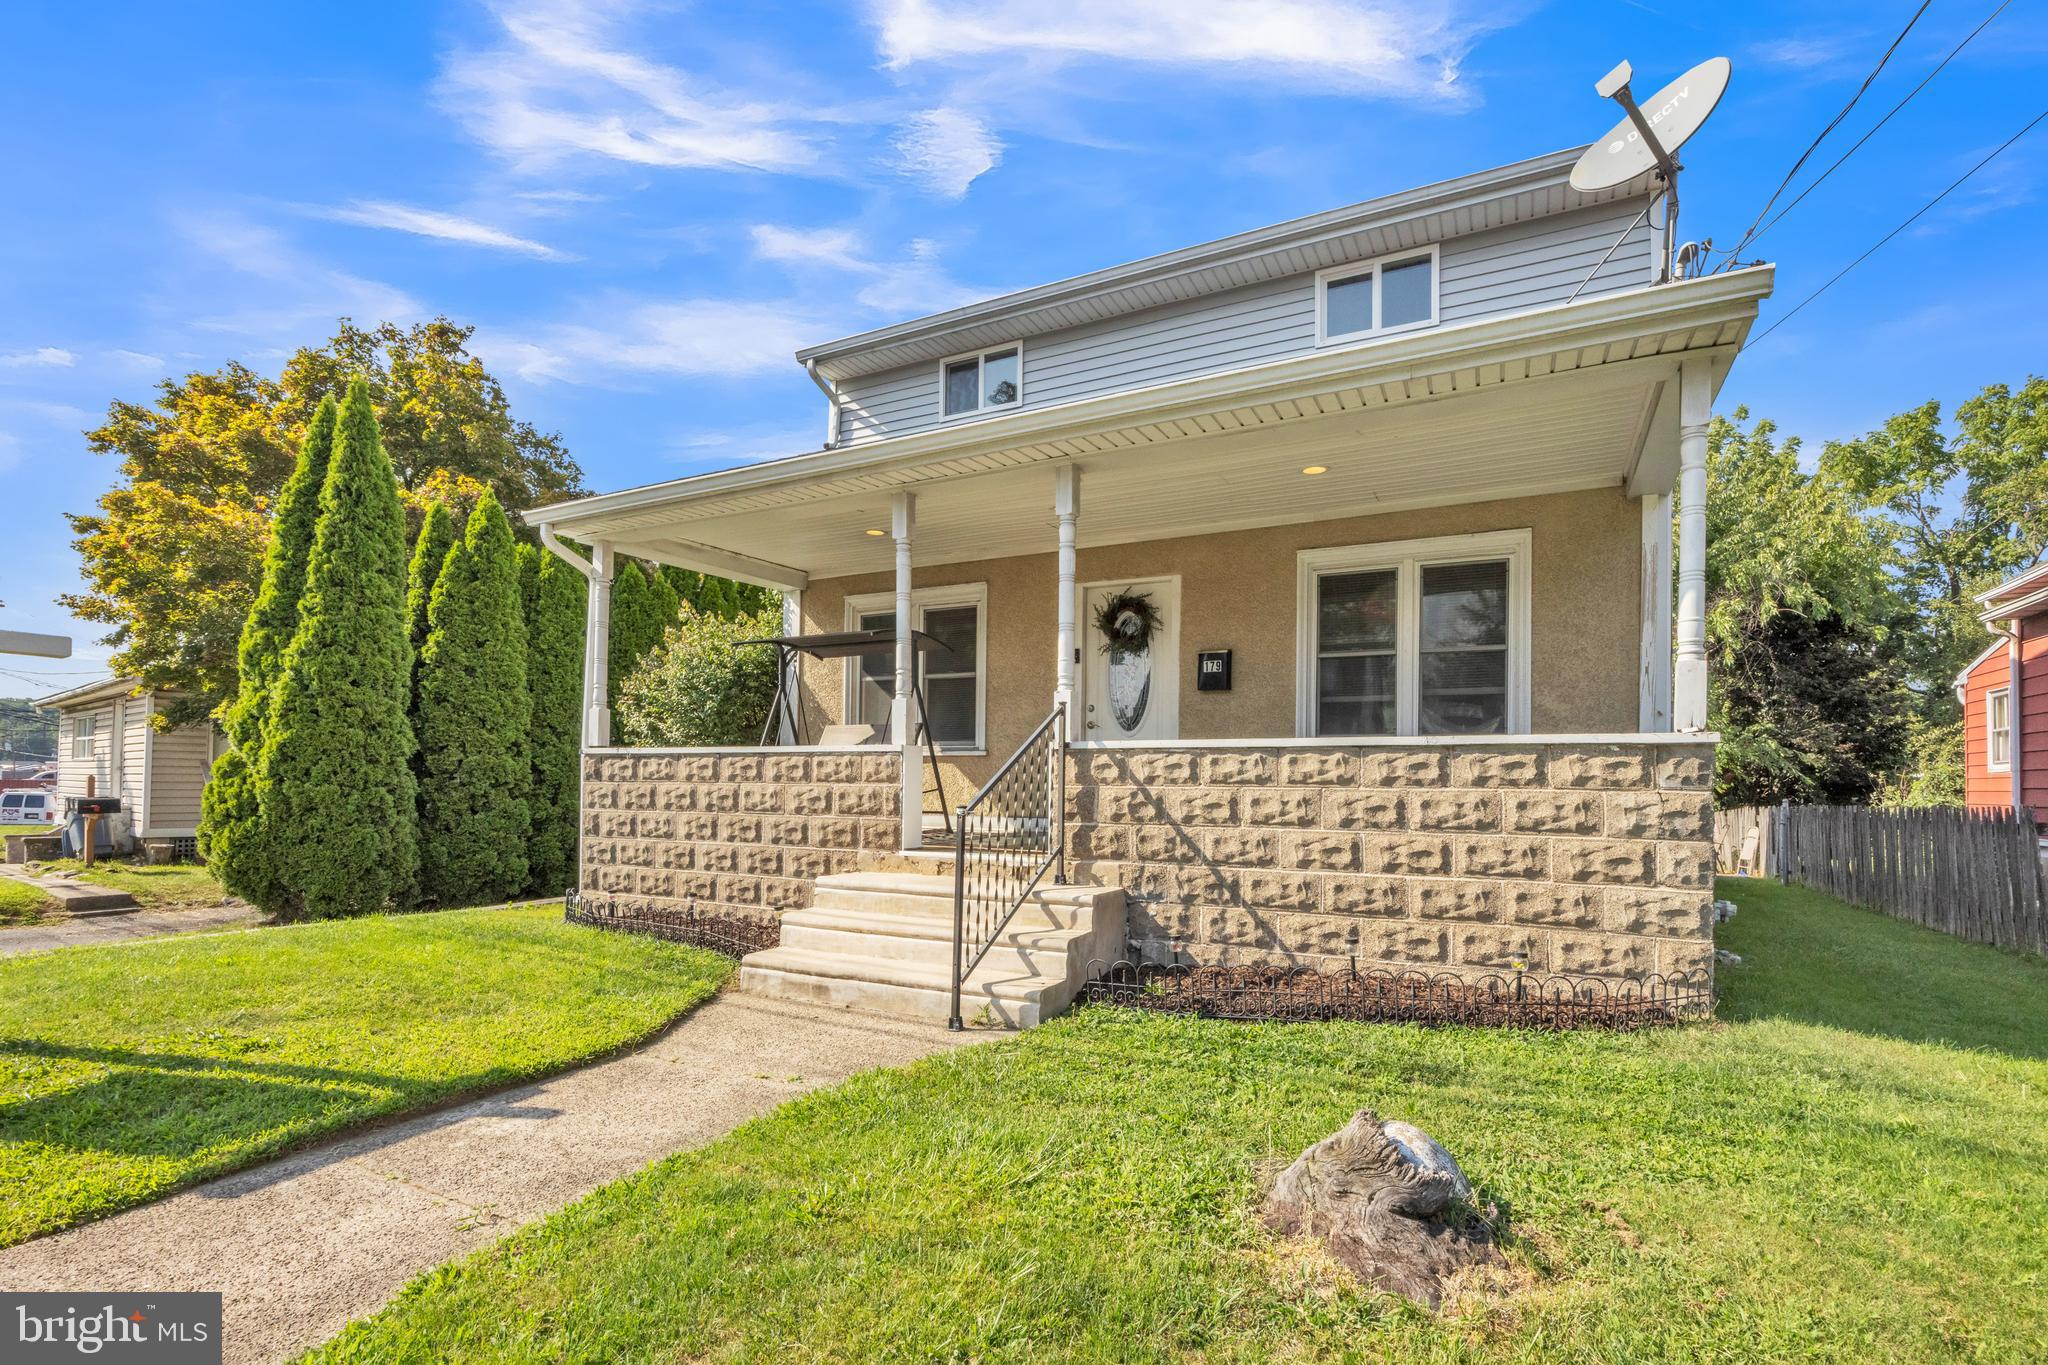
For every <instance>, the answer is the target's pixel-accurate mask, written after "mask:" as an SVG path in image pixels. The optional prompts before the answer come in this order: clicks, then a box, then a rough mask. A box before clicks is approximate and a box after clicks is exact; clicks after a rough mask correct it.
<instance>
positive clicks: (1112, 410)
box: [520, 265, 1775, 535]
mask: <svg viewBox="0 0 2048 1365" xmlns="http://www.w3.org/2000/svg"><path fill="white" fill-rule="evenodd" d="M1774 276H1775V268H1774V267H1772V266H1768V265H1761V266H1749V267H1745V268H1743V269H1741V270H1730V271H1725V272H1723V273H1721V274H1718V275H1707V276H1703V277H1700V278H1698V279H1693V280H1683V281H1678V282H1675V283H1671V284H1660V285H1643V286H1641V287H1639V288H1636V289H1629V290H1623V291H1619V292H1616V293H1612V294H1601V295H1598V296H1596V297H1594V298H1590V299H1583V300H1580V301H1577V302H1572V303H1562V304H1550V305H1548V306H1546V307H1543V308H1535V309H1530V310H1528V311H1527V312H1523V313H1512V314H1507V315H1504V316H1500V317H1491V318H1479V319H1475V320H1473V321H1470V322H1462V323H1453V324H1450V325H1448V326H1443V327H1436V328H1430V329H1428V330H1426V331H1417V332H1410V333H1407V334H1405V335H1403V336H1399V337H1396V338H1393V339H1392V340H1387V341H1377V342H1371V343H1367V344H1364V345H1359V346H1346V347H1336V348H1329V349H1324V350H1318V351H1314V352H1311V353H1309V354H1306V355H1301V356H1289V357H1285V358H1283V359H1280V360H1268V361H1261V362H1260V363H1258V364H1256V365H1248V366H1243V367H1241V368H1239V369H1235V370H1222V371H1217V372H1215V373H1211V374H1203V375H1195V376H1190V377H1188V378H1185V379H1177V380H1172V381H1169V382H1168V383H1165V384H1159V385H1153V386H1150V387H1147V388H1143V389H1134V390H1127V391H1121V392H1117V393H1111V394H1104V395H1098V396H1095V397H1091V398H1084V399H1078V400H1075V401H1073V402H1069V403H1062V404H1057V405H1055V406H1053V407H1050V408H1038V409H1032V408H1024V409H1021V410H1019V411H1017V412H1012V413H1006V414H1004V415H1003V416H1000V417H992V418H985V419H983V420H980V421H975V422H968V423H965V424H962V425H960V426H957V427H942V428H939V429H936V430H932V431H920V432H913V433H910V434H908V435H904V436H897V437H891V438H888V439H885V440H880V441H870V442H867V443H865V444H862V445H857V446H838V447H829V448H826V449H822V450H813V451H807V452H805V453H802V454H798V455H786V456H783V457H781V458H780V459H774V460H765V461H762V462H760V463H758V464H749V465H737V466H733V467H731V468H727V469H717V470H710V471H708V472H706V473H702V474H690V475H686V476H685V477H683V478H680V479H668V480H664V481H662V482H660V483H651V484H641V485H639V486H637V487H632V488H623V489H620V490H618V491H616V492H612V493H597V494H592V495H591V496H589V497H584V498H577V499H574V500H572V501H569V502H557V503H550V504H549V505H547V506H545V507H535V508H530V509H528V510H526V511H524V512H522V513H520V517H521V519H522V520H524V521H525V522H526V523H527V524H528V525H529V526H539V525H543V524H546V525H550V526H552V527H553V528H554V529H555V530H556V531H557V532H559V533H561V534H565V535H576V534H577V531H576V526H577V523H579V522H582V521H587V520H589V519H592V518H596V517H602V516H607V515H610V514H614V513H619V512H628V511H633V510H636V509H639V508H642V507H647V506H653V505H658V504H662V503H667V502H672V501H676V500H679V499H690V498H695V497H699V496H703V497H711V496H730V495H732V494H734V493H744V492H750V491H753V490H756V489H761V488H767V487H771V486H776V485H785V484H793V483H802V482H803V481H805V480H807V479H810V478H822V477H832V478H837V477H843V476H845V475H847V474H849V473H858V472H863V471H867V470H870V469H874V468H878V467H882V466H887V465H891V464H895V463H896V462H898V461H901V460H917V459H929V458H932V457H934V456H936V455H942V454H943V452H944V451H945V450H947V449H948V448H949V447H954V446H965V445H979V444H985V443H986V442H987V441H989V440H990V439H991V437H995V436H1005V437H1007V436H1009V435H1010V434H1011V433H1014V439H1016V440H1018V441H1020V442H1024V441H1032V440H1043V439H1045V433H1046V432H1047V431H1049V430H1052V429H1055V428H1058V427H1060V426H1061V425H1062V424H1066V425H1071V424H1073V423H1074V422H1076V421H1081V420H1091V421H1092V420H1102V421H1108V420H1120V419H1119V418H1118V417H1117V416H1116V414H1118V413H1120V412H1121V410H1122V409H1124V408H1126V407H1133V406H1139V407H1142V406H1143V405H1145V404H1153V405H1156V404H1158V403H1163V402H1171V401H1175V400H1176V399H1178V398H1180V397H1183V396H1186V395H1190V394H1195V393H1201V394H1204V395H1210V394H1214V393H1215V392H1217V391H1219V390H1222V391H1226V392H1228V391H1241V390H1244V389H1246V388H1249V387H1252V386H1256V385H1258V384H1261V383H1270V382H1272V381H1273V379H1274V378H1275V376H1279V375H1293V374H1296V373H1297V372H1311V373H1313V374H1315V375H1321V374H1324V373H1326V372H1338V371H1343V370H1347V369H1351V368H1357V367H1361V366H1366V367H1371V366H1375V365H1376V366H1377V367H1381V368H1385V367H1401V368H1409V369H1412V368H1413V367H1415V366H1418V365H1423V364H1427V363H1431V362H1432V361H1433V360H1434V359H1435V358H1437V357H1439V356H1443V355H1456V354H1459V353H1461V352H1466V351H1470V350H1471V349H1473V348H1474V347H1478V346H1485V345H1489V344H1494V343H1495V342H1497V341H1499V340H1500V339H1502V338H1513V339H1516V340H1521V339H1524V338H1528V337H1538V336H1541V335H1544V334H1546V333H1552V332H1556V333H1564V332H1569V331H1571V330H1572V329H1574V328H1583V327H1585V326H1589V325H1600V324H1607V323H1612V322H1616V321H1620V322H1624V323H1630V324H1633V322H1634V320H1635V319H1637V318H1643V317H1650V316H1654V315H1656V314H1658V313H1663V312H1668V311H1675V310H1676V309H1678V308H1680V307H1686V308H1694V309H1712V308H1723V309H1725V308H1727V307H1729V306H1731V305H1740V304H1741V303H1742V302H1743V301H1744V300H1748V301H1749V305H1750V306H1749V308H1748V310H1747V314H1748V316H1754V313H1755V308H1754V303H1755V301H1756V300H1758V299H1761V298H1763V297H1764V296H1766V295H1767V294H1768V293H1769V292H1770V288H1771V283H1772V280H1773V278H1774ZM1667 300H1668V301H1669V302H1668V304H1667V303H1666V301H1667ZM1546 323H1547V324H1550V325H1549V326H1544V324H1546Z"/></svg>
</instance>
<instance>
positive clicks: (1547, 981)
mask: <svg viewBox="0 0 2048 1365" xmlns="http://www.w3.org/2000/svg"><path fill="white" fill-rule="evenodd" d="M1081 998H1082V999H1083V1000H1085V1001H1089V1002H1091V1003H1097V1004H1110V1005H1121V1006H1123V1007H1125V1008H1128V1009H1141V1010H1152V1011H1156V1012H1158V1013H1163V1014H1191V1015H1195V1016H1198V1017H1201V1018H1206V1019H1239V1020H1270V1021H1277V1022H1289V1021H1292V1022H1305V1021H1316V1020H1331V1019H1342V1020H1352V1021H1356V1022H1361V1023H1409V1024H1430V1025H1453V1024H1455V1025H1470V1026H1476V1027H1486V1028H1526V1029H1551V1030H1556V1029H1578V1028H1600V1029H1613V1030H1618V1031H1623V1032H1626V1031H1630V1030H1634V1029H1641V1028H1655V1027H1662V1026H1668V1025H1672V1024H1677V1023H1680V1022H1682V1021H1684V1020H1686V1019H1688V1018H1697V1017H1700V1016H1703V1015H1706V1014H1709V1013H1711V1012H1712V1010H1713V1007H1714V1000H1713V991H1712V989H1711V988H1710V987H1708V986H1706V985H1705V984H1704V983H1702V982H1700V981H1697V980H1694V979H1691V978H1683V977H1681V978H1665V977H1657V976H1653V977H1650V978H1648V979H1646V980H1644V981H1642V982H1639V983H1638V982H1629V983H1620V984H1616V985H1612V986H1610V985H1607V984H1606V983H1603V982H1598V981H1587V980H1583V979H1580V980H1573V979H1570V978H1565V977H1545V978H1536V977H1532V976H1530V975H1528V974H1526V973H1520V974H1514V975H1507V976H1486V977H1480V978H1477V979H1473V980H1467V979H1463V978H1459V977H1454V976H1450V975H1442V974H1440V975H1429V974H1425V973H1421V972H1389V971H1366V972H1317V971H1311V970H1307V969H1289V968H1281V967H1188V966H1172V967H1168V966H1139V965H1137V964H1134V963H1129V962H1120V963H1117V964H1116V965H1115V966H1113V967H1108V968H1100V967H1098V968H1097V969H1096V970H1095V971H1093V972H1091V979H1090V981H1089V982H1088V985H1087V986H1086V987H1085V988H1084V989H1083V991H1082V994H1081Z"/></svg>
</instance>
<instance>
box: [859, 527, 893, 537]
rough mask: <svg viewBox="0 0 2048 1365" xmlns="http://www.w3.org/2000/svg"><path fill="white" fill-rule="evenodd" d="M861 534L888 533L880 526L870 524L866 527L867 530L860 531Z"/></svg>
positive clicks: (883, 534) (884, 534)
mask: <svg viewBox="0 0 2048 1365" xmlns="http://www.w3.org/2000/svg"><path fill="white" fill-rule="evenodd" d="M861 534H862V535H869V536H886V535H888V534H889V533H888V532H887V531H884V530H883V529H882V528H881V527H879V526H870V527H868V529H867V530H865V531H863V532H862V533H861Z"/></svg>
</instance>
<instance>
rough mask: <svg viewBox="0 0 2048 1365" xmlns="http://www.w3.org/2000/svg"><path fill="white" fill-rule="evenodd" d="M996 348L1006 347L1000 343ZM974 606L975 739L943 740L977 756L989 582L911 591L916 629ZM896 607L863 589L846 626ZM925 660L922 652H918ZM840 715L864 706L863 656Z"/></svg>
mask: <svg viewBox="0 0 2048 1365" xmlns="http://www.w3.org/2000/svg"><path fill="white" fill-rule="evenodd" d="M995 349H996V350H999V351H1000V350H1002V349H1003V348H1002V347H1000V346H998V347H996V348H995ZM969 606H971V607H973V608H975V610H976V612H977V613H978V616H977V619H976V622H975V630H974V742H973V743H972V744H963V743H961V742H960V741H958V740H952V741H946V740H941V741H939V745H938V750H939V752H940V753H942V754H959V755H962V756H964V757H974V756H976V755H979V754H985V753H987V752H988V584H987V583H948V584H945V585H943V586H940V587H932V588H916V589H913V590H912V591H911V594H910V614H911V616H912V618H913V619H914V625H913V627H912V628H913V629H916V630H922V629H924V614H925V611H926V610H927V609H928V608H931V607H969ZM894 610H896V594H895V593H894V592H869V593H861V594H860V595H859V596H857V597H849V598H847V599H846V629H848V630H859V629H860V618H861V617H862V616H863V615H866V614H867V613H869V612H877V611H894ZM918 657H919V659H920V660H921V658H922V656H918ZM841 705H842V707H843V709H842V710H841V711H840V715H842V716H847V717H851V716H854V715H856V714H858V712H859V708H860V660H859V659H848V660H847V661H846V676H845V679H844V681H843V683H842V695H841Z"/></svg>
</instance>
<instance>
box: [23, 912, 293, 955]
mask: <svg viewBox="0 0 2048 1365" xmlns="http://www.w3.org/2000/svg"><path fill="white" fill-rule="evenodd" d="M261 923H263V912H262V911H261V910H258V909H257V908H256V907H255V906H253V905H244V904H242V903H241V902H240V901H235V902H233V903H231V904H228V905H196V906H191V907H188V908H186V909H182V910H136V911H132V912H130V913H127V914H119V915H94V916H91V917H90V918H87V917H83V916H81V917H80V918H77V919H57V920H49V921H47V922H45V923H42V924H24V925H21V926H19V927H16V928H9V929H0V957H16V956H19V955H20V954H22V953H46V952H48V951H50V949H52V948H71V947H76V946H78V945H80V944H85V943H122V942H126V941H128V940H131V939H142V938H164V937H166V936H168V935H171V934H195V933H202V932H206V931H209V930H210V931H219V930H223V929H253V928H255V927H256V926H257V925H259V924H261Z"/></svg>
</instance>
